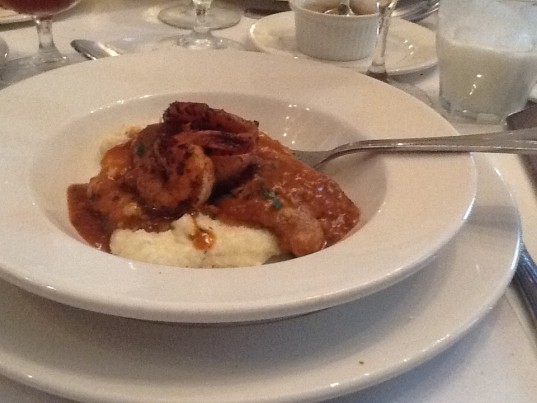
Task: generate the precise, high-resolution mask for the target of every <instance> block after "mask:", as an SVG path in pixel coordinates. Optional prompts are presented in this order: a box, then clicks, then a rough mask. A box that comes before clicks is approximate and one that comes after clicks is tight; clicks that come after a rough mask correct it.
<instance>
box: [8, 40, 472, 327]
mask: <svg viewBox="0 0 537 403" xmlns="http://www.w3.org/2000/svg"><path fill="white" fill-rule="evenodd" d="M222 66H226V68H222ZM178 69H180V74H177V71H178ZM166 77H173V80H169V79H165V78H166ZM58 83H61V84H62V91H60V92H58V91H54V90H55V89H57V87H58ZM338 83H344V84H338ZM28 94H39V96H35V97H28ZM175 100H185V101H186V100H188V101H203V102H207V103H209V104H210V105H212V106H213V107H217V108H224V109H226V110H228V111H230V112H233V113H237V114H239V115H241V116H244V117H245V118H248V119H256V120H258V121H259V122H260V128H261V130H264V131H266V132H267V133H269V134H270V135H271V136H272V137H274V138H276V139H278V140H279V141H281V142H282V143H284V144H286V145H288V146H291V147H294V148H297V149H304V150H306V149H309V150H322V149H328V148H331V147H334V146H336V145H338V144H342V143H346V142H349V141H353V140H357V139H361V138H387V137H388V136H393V135H394V133H395V134H397V135H398V136H400V137H415V136H425V135H429V136H430V135H436V136H440V135H456V134H457V132H456V131H455V129H453V127H452V126H450V124H449V123H448V122H447V121H445V120H444V119H443V118H442V117H441V116H440V115H438V114H437V113H436V112H435V111H433V110H432V109H431V108H429V107H428V106H427V105H425V104H424V103H422V102H420V101H418V100H416V99H415V98H413V97H411V96H410V95H408V94H406V93H404V92H402V91H399V90H397V89H395V88H393V87H391V86H387V85H384V84H382V83H380V82H379V81H378V80H374V79H372V78H370V77H367V76H365V75H364V74H356V72H355V71H352V70H350V69H341V68H337V67H334V66H330V65H326V64H323V63H311V62H308V61H303V60H294V59H289V58H283V57H282V58H280V57H276V56H273V55H266V54H263V53H257V52H241V53H239V52H232V51H229V52H221V51H214V52H191V51H188V50H184V49H179V48H177V49H164V50H162V51H155V52H145V53H139V54H133V55H125V56H121V57H110V58H105V59H101V60H99V61H96V62H94V63H79V64H73V65H71V66H67V67H65V68H62V69H56V70H52V71H50V72H47V73H45V74H40V75H39V76H36V77H33V78H30V79H28V80H24V81H23V82H21V83H18V84H17V85H13V86H11V87H9V88H6V89H4V90H2V91H1V94H0V111H1V112H0V116H1V119H0V133H2V147H0V156H1V158H0V183H2V186H3V188H2V190H3V191H2V193H1V195H0V203H1V205H2V208H1V209H0V221H1V222H2V225H0V277H1V278H3V279H5V280H8V281H10V282H12V283H14V284H16V285H18V286H20V287H22V288H24V289H26V290H28V291H30V292H33V293H36V294H38V295H41V296H43V297H47V298H50V299H53V300H55V301H58V302H62V303H66V304H69V305H73V306H76V307H79V308H84V309H89V310H94V311H98V312H104V313H108V314H112V315H119V316H127V317H133V318H137V319H149V320H161V321H167V322H188V323H190V322H196V323H222V322H227V323H230V322H244V321H255V320H267V319H277V318H283V317H289V316H293V315H299V314H302V313H308V312H313V311H318V310H320V309H324V308H329V307H333V306H336V305H339V304H343V303H346V302H350V301H353V300H356V299H358V298H361V297H364V296H366V295H369V294H372V293H374V292H376V291H379V290H381V289H383V288H386V287H388V286H390V285H392V284H395V283H396V282H398V281H401V280H402V279H404V278H407V277H408V276H410V275H411V274H413V273H416V272H417V271H418V270H420V269H421V268H423V267H424V264H425V263H426V262H427V261H429V260H430V259H432V258H434V256H435V254H436V253H437V252H438V250H439V249H440V248H441V247H442V246H444V245H445V244H446V243H447V242H448V241H449V240H450V239H452V237H453V236H454V235H455V234H457V233H458V231H459V229H460V228H461V226H462V224H463V223H464V221H465V220H466V217H467V216H468V212H469V210H470V208H471V206H472V203H473V200H474V195H475V190H476V172H475V167H474V163H473V159H472V157H471V156H470V155H469V154H461V155H442V156H439V155H370V154H363V155H353V156H347V157H345V158H341V159H338V160H335V161H333V162H331V163H329V164H327V165H326V166H325V167H324V172H325V173H326V174H328V175H330V176H331V177H332V178H333V179H334V180H335V181H336V182H337V183H339V184H340V186H341V187H342V188H343V190H344V191H345V192H346V193H347V195H348V196H349V197H350V198H351V199H352V200H353V201H354V202H355V203H356V204H357V205H358V207H359V208H360V210H361V223H360V224H359V226H358V227H357V228H356V229H355V230H354V231H351V233H350V234H349V235H348V236H347V237H346V238H345V239H344V240H342V241H340V242H338V243H337V244H335V245H333V246H331V247H329V248H326V249H324V250H321V251H319V252H317V253H312V254H310V255H307V256H303V257H301V258H296V259H289V260H285V261H282V262H277V263H271V264H266V265H262V266H256V267H241V268H223V269H216V270H215V269H188V268H178V267H168V266H160V265H151V264H148V263H142V262H137V261H133V260H128V259H123V258H119V257H117V256H113V255H110V254H108V253H104V252H101V251H99V250H97V249H95V248H92V247H90V246H89V245H87V244H86V243H85V242H83V241H82V240H81V239H80V237H79V236H78V235H77V233H76V231H75V230H74V228H73V226H72V225H71V223H70V222H69V218H68V211H67V203H66V189H67V186H68V185H69V184H71V183H81V182H85V181H87V180H88V178H90V177H91V176H92V175H94V174H95V172H97V170H98V169H99V145H100V144H101V142H102V139H103V138H104V137H106V136H108V135H109V134H110V133H116V132H117V131H118V130H119V129H121V128H125V126H129V125H143V124H147V123H151V122H155V121H158V120H159V119H160V116H161V114H162V111H163V109H164V108H165V107H166V106H167V105H168V104H169V102H171V101H175ZM28 109H30V110H31V111H32V119H27V118H25V116H26V115H25V114H27V111H28ZM401 122H404V124H401Z"/></svg>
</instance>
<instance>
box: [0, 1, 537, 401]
mask: <svg viewBox="0 0 537 403" xmlns="http://www.w3.org/2000/svg"><path fill="white" fill-rule="evenodd" d="M229 1H231V0H229ZM246 1H248V0H236V2H237V4H238V5H239V6H241V7H245V6H246V5H248V6H252V5H253V6H256V5H266V4H267V3H268V2H270V1H271V0H250V1H249V2H248V3H246ZM254 1H257V4H255V2H254ZM173 4H174V2H173V1H160V0H83V1H82V3H81V4H79V5H78V6H77V7H75V8H74V9H72V10H70V11H68V12H66V13H64V14H62V15H60V16H58V18H57V19H56V21H55V23H54V37H55V41H56V44H57V46H58V48H59V49H60V50H61V51H62V52H64V53H66V54H67V55H69V56H70V57H72V58H73V60H76V61H81V62H82V61H83V60H84V59H83V58H82V57H81V56H79V55H78V54H76V53H75V52H74V51H73V50H72V49H71V47H70V46H69V43H70V42H71V40H73V39H79V38H80V39H94V40H103V41H112V40H115V39H121V38H124V37H128V36H137V35H138V36H144V35H163V36H164V35H171V34H174V33H176V32H178V31H177V30H176V29H175V28H173V27H170V26H167V25H165V24H163V23H161V22H160V21H158V19H157V14H158V11H159V10H160V9H162V8H163V7H165V6H169V5H173ZM255 21H256V20H253V19H249V18H246V17H243V18H242V20H241V22H240V23H239V24H238V25H237V26H234V27H231V28H228V29H225V30H220V31H217V32H216V33H217V34H218V35H222V36H225V37H228V38H231V39H235V40H239V41H241V42H243V43H244V44H245V45H246V46H247V48H248V49H249V50H253V46H252V45H251V43H249V40H248V28H249V27H250V25H251V24H252V23H254V22H255ZM421 24H422V25H424V26H426V27H429V28H431V29H434V28H435V26H436V18H435V16H431V17H429V18H427V19H426V20H424V21H422V22H421ZM0 36H1V37H2V38H3V39H4V40H5V41H6V42H7V43H8V46H9V48H10V54H9V58H16V57H21V56H26V55H30V54H33V53H34V52H35V51H36V49H37V35H36V32H35V28H34V27H33V25H32V23H22V24H5V25H0ZM87 63H89V62H87ZM398 79H400V80H404V81H406V82H409V83H412V84H416V85H418V86H420V87H421V88H422V89H424V90H426V91H427V92H428V93H429V94H430V95H431V97H432V98H433V100H434V102H435V107H436V108H437V109H438V110H440V108H439V107H438V105H437V99H438V96H437V95H438V72H437V69H436V68H433V69H429V70H427V71H424V72H420V73H416V74H412V75H408V76H401V77H398ZM453 124H454V126H455V127H456V128H457V129H458V130H459V131H460V132H461V133H472V132H478V131H486V130H497V129H500V127H499V126H486V125H476V124H468V123H460V122H453ZM489 159H490V161H491V162H492V164H493V165H494V166H495V167H496V168H497V169H498V170H499V172H500V173H501V174H502V175H503V177H504V178H505V180H506V181H507V183H508V185H509V187H510V190H511V191H512V192H513V194H514V196H515V200H516V202H517V204H518V206H519V209H520V214H521V218H522V231H523V237H524V242H525V244H526V247H527V248H528V250H529V251H530V253H532V255H533V256H535V257H537V193H535V191H534V189H533V187H532V185H531V182H530V181H529V179H528V178H527V176H526V172H525V170H524V169H523V166H522V165H521V163H520V161H519V158H518V157H516V156H511V155H490V156H489ZM2 326H9V324H6V323H4V324H2ZM536 396H537V330H536V329H534V328H533V327H532V324H531V322H530V321H529V318H528V316H527V313H526V312H525V310H524V307H523V306H522V304H521V303H520V300H519V298H518V294H517V293H516V292H515V291H514V290H513V289H512V288H511V287H510V288H509V289H508V290H507V292H506V293H505V296H504V297H502V299H501V300H500V302H499V303H498V304H497V306H495V307H494V308H492V309H491V311H490V313H489V314H488V315H487V316H486V317H485V318H484V319H483V320H482V321H481V322H480V323H478V324H477V325H476V326H475V327H474V328H473V329H472V330H471V332H470V333H469V334H468V335H467V336H465V337H464V338H463V339H462V340H461V341H459V342H458V343H456V344H455V345H454V346H453V347H451V348H450V349H448V350H447V351H445V352H444V353H442V354H440V355H439V356H437V357H435V358H433V359H432V360H431V361H429V362H427V363H425V364H424V365H421V366H419V367H418V368H416V369H414V370H411V371H409V372H407V373H405V374H403V375H401V376H398V377H396V378H394V379H392V380H389V381H387V382H384V383H382V384H380V385H377V386H374V387H371V388H369V389H366V390H363V391H360V392H357V393H354V394H352V395H350V396H344V397H341V398H338V399H335V400H332V401H331V402H333V403H343V402H345V403H348V402H375V403H377V402H397V403H416V402H422V403H443V402H446V403H447V402H450V403H452V402H474V403H485V402H486V403H504V402H511V403H529V402H534V401H537V397H536ZM0 401H2V402H18V403H30V402H31V403H35V402H58V403H63V402H67V401H68V400H66V399H63V398H60V397H55V396H52V395H49V394H47V393H45V392H42V391H38V390H34V389H32V388H29V387H27V386H24V385H21V384H18V383H15V382H13V381H11V380H9V379H8V378H5V377H2V376H0Z"/></svg>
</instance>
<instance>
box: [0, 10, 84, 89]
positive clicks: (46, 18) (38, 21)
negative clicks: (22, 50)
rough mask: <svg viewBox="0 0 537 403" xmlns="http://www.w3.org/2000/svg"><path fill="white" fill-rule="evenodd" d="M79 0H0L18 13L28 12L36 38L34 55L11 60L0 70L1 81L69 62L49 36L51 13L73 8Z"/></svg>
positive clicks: (6, 84)
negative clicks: (36, 45)
mask: <svg viewBox="0 0 537 403" xmlns="http://www.w3.org/2000/svg"><path fill="white" fill-rule="evenodd" d="M79 1H80V0H41V1H35V0H0V4H1V5H2V6H3V7H6V8H9V9H11V10H13V11H16V12H18V13H21V14H28V15H31V16H32V18H33V20H34V23H35V26H36V29H37V35H38V38H39V48H38V51H37V53H36V54H35V55H33V56H29V57H23V58H20V59H15V60H11V61H9V62H7V63H5V64H4V65H3V66H2V68H1V70H0V84H1V85H2V86H8V85H10V84H13V83H15V82H17V81H20V80H23V79H25V78H28V77H31V76H33V75H36V74H39V73H42V72H45V71H48V70H52V69H55V68H58V67H61V66H64V65H66V64H68V63H69V59H68V58H67V57H66V56H64V55H62V54H61V53H60V51H59V50H58V49H57V48H56V45H55V43H54V39H53V36H52V18H53V17H54V15H56V14H58V13H60V12H62V11H66V10H68V9H69V8H71V7H73V6H74V5H75V4H77V3H78V2H79Z"/></svg>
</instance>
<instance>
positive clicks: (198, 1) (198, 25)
mask: <svg viewBox="0 0 537 403" xmlns="http://www.w3.org/2000/svg"><path fill="white" fill-rule="evenodd" d="M193 3H194V13H195V15H196V18H195V21H194V26H193V27H192V31H190V33H188V34H185V35H180V36H179V37H175V38H174V40H175V44H176V45H178V46H182V47H184V48H186V49H192V50H206V49H237V50H244V46H243V45H242V44H240V43H239V42H235V41H232V40H230V39H226V38H220V37H216V36H214V35H213V34H212V33H211V27H210V26H208V25H207V16H208V15H209V12H210V7H211V3H212V0H193Z"/></svg>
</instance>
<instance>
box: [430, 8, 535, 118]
mask: <svg viewBox="0 0 537 403" xmlns="http://www.w3.org/2000/svg"><path fill="white" fill-rule="evenodd" d="M436 47H437V54H438V67H439V73H440V101H441V103H442V105H443V106H444V108H445V109H446V110H447V111H449V112H451V113H452V114H454V115H462V116H465V117H468V118H471V119H474V120H483V121H491V122H497V121H500V120H501V119H503V118H505V117H506V116H507V115H508V114H509V113H511V112H515V111H517V110H520V109H522V108H523V107H524V105H525V104H526V101H527V99H528V96H529V94H530V92H531V90H532V89H533V86H534V85H535V83H536V81H537V0H442V1H441V2H440V11H439V23H438V31H437V39H436Z"/></svg>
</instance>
